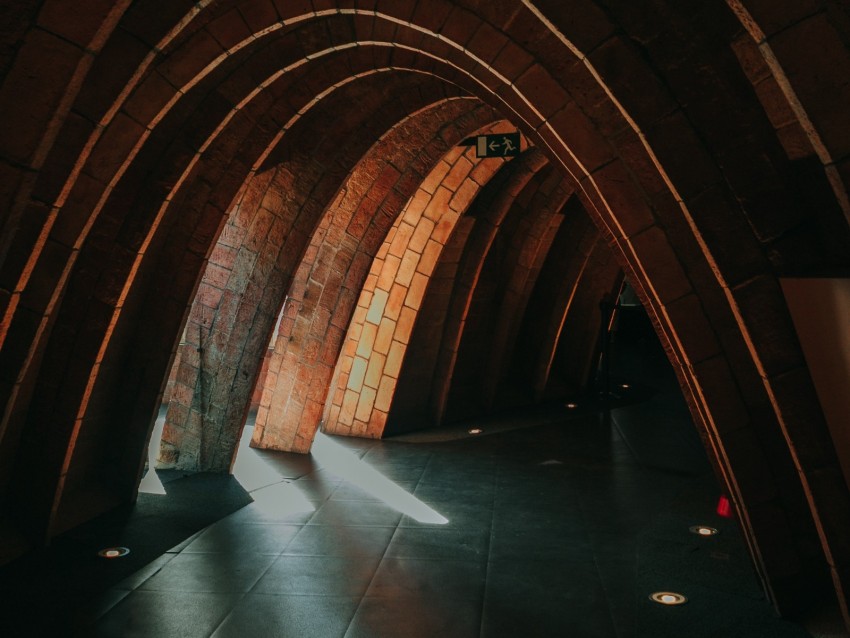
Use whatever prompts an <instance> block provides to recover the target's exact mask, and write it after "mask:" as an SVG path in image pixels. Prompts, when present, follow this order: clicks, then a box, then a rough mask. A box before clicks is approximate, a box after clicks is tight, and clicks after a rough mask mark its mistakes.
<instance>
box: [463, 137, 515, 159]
mask: <svg viewBox="0 0 850 638" xmlns="http://www.w3.org/2000/svg"><path fill="white" fill-rule="evenodd" d="M519 137H520V136H519V133H493V134H490V135H476V136H475V137H468V138H466V139H465V140H463V142H461V143H460V145H461V146H474V147H475V157H516V156H517V155H519V151H520V148H519Z"/></svg>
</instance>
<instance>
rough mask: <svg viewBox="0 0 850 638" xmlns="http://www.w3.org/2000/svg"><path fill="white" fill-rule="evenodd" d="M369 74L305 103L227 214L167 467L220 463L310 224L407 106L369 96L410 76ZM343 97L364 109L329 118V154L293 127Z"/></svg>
mask: <svg viewBox="0 0 850 638" xmlns="http://www.w3.org/2000/svg"><path fill="white" fill-rule="evenodd" d="M379 75H380V76H378V75H376V76H372V77H371V78H369V77H367V78H364V79H363V80H361V81H360V82H359V83H356V85H355V83H352V84H350V85H346V86H345V87H343V88H341V89H339V90H338V91H336V92H334V93H333V94H331V95H329V96H328V97H326V98H325V100H323V102H320V103H319V104H318V105H315V106H314V107H313V109H312V110H313V111H314V112H311V113H308V114H307V115H302V118H303V119H304V120H305V121H304V122H300V121H299V122H298V123H297V125H296V126H295V128H293V129H292V130H291V131H290V139H291V140H294V141H292V142H290V146H289V150H287V151H286V152H285V155H286V156H287V158H288V159H287V161H286V162H285V163H284V164H281V165H279V166H278V167H277V168H276V169H275V170H274V171H273V173H274V174H273V176H269V178H268V179H257V180H255V182H256V183H255V185H252V187H251V188H250V189H249V190H248V191H246V192H245V194H244V195H243V197H242V200H241V202H240V203H239V204H238V205H237V206H236V207H235V208H234V213H233V215H232V216H231V220H230V222H228V225H227V226H226V227H225V232H224V234H223V236H222V238H221V240H220V241H219V244H218V246H217V248H216V249H215V250H214V252H213V255H212V256H211V259H212V261H211V265H210V266H209V267H208V268H207V271H206V274H205V275H204V278H203V280H202V282H201V289H200V291H201V293H202V294H203V295H204V297H203V298H199V299H197V300H196V302H195V304H194V305H193V316H192V323H191V324H190V327H189V328H187V331H188V334H189V335H190V337H192V342H193V343H192V345H191V346H189V347H188V348H185V347H184V349H183V350H182V352H184V353H185V354H186V355H187V357H186V359H185V360H183V359H182V357H181V360H180V361H179V362H178V363H177V365H178V379H177V382H176V384H175V389H176V392H175V393H173V395H172V397H171V401H170V404H169V410H168V415H167V417H166V427H165V432H164V436H163V444H164V449H165V455H164V457H165V459H167V460H168V461H171V462H172V463H176V464H177V466H179V467H183V468H190V469H195V468H216V469H222V468H223V469H226V468H227V467H229V466H230V464H231V462H232V458H233V455H234V453H235V445H236V442H237V440H238V436H239V432H240V431H241V428H242V425H243V424H244V418H245V415H246V413H247V409H248V398H249V395H250V391H251V388H252V387H253V384H254V379H255V378H256V375H257V370H258V366H259V362H260V360H261V358H262V354H263V353H264V352H265V348H264V343H267V340H268V338H269V334H270V333H271V330H272V325H273V323H272V322H273V320H274V318H275V316H276V314H277V309H278V308H279V306H280V304H281V302H282V301H283V296H284V295H283V293H284V291H285V290H286V289H287V288H288V287H289V285H290V280H291V278H292V276H293V274H294V273H295V271H296V269H297V267H298V261H299V260H300V259H301V255H302V254H303V252H304V250H305V249H306V246H307V242H308V241H309V237H310V235H311V234H312V233H313V227H314V225H315V224H316V223H317V220H318V219H319V218H320V217H321V214H322V211H323V210H324V209H325V206H326V205H327V202H329V201H330V200H331V199H332V197H333V193H334V192H335V191H336V189H337V188H338V186H339V184H340V183H341V182H342V180H343V179H344V178H345V174H346V173H347V172H348V171H349V170H350V167H351V166H353V163H354V162H356V161H357V160H358V159H359V158H360V157H361V156H362V154H363V153H364V152H365V151H366V145H365V144H368V140H369V139H370V136H371V135H374V136H375V137H377V136H379V135H381V134H382V133H383V131H384V130H385V129H386V128H387V127H389V126H391V125H392V124H393V123H395V122H396V121H397V120H398V119H400V118H402V117H403V116H404V114H406V113H407V112H408V109H409V108H411V107H412V106H413V105H414V102H413V101H412V100H410V99H408V100H406V101H405V102H404V103H399V102H398V101H397V100H391V101H390V104H389V105H387V104H382V101H384V102H386V98H385V97H379V96H382V95H394V94H401V93H404V92H410V91H411V89H412V88H413V87H412V85H411V82H410V78H408V79H407V81H399V80H395V81H394V80H388V79H387V78H385V77H384V76H383V74H379ZM361 85H362V86H361ZM378 87H381V90H378ZM355 89H356V91H355ZM421 99H422V100H426V99H427V98H425V97H424V96H423V97H422V98H421ZM352 101H357V102H359V103H361V104H363V105H364V107H365V106H366V105H367V104H369V103H370V101H371V102H372V105H371V106H370V107H369V108H364V109H362V110H358V111H357V112H356V113H355V114H354V116H355V117H354V118H351V117H349V118H346V119H338V120H337V124H338V126H339V130H338V132H337V130H335V129H334V128H332V127H331V128H328V127H326V128H327V130H326V135H327V136H328V138H329V139H330V140H332V147H333V152H332V153H330V154H329V153H328V143H327V142H322V140H321V138H314V139H313V140H312V142H311V141H309V140H306V139H304V136H303V135H301V134H300V133H298V130H297V129H298V128H299V127H302V128H303V129H304V130H305V131H310V130H315V127H316V126H317V125H318V122H320V121H321V119H322V118H327V117H328V114H329V113H335V112H338V111H340V110H342V109H344V108H345V105H346V104H349V103H351V102H352ZM325 102H326V103H325ZM364 133H365V134H364ZM286 141H288V140H287V138H286V137H285V138H284V142H286ZM364 143H365V144H364ZM311 144H312V145H311ZM323 156H325V157H329V158H331V161H330V163H326V162H316V161H315V158H316V157H323ZM260 175H262V173H261V174H260ZM388 206H390V207H392V206H391V205H390V204H389V203H388ZM361 221H362V220H361ZM358 224H359V226H358V227H356V228H355V227H354V226H352V227H350V228H349V229H348V232H349V233H350V234H351V235H352V236H354V237H356V238H357V239H363V235H364V234H366V235H368V236H367V237H366V240H367V241H373V242H374V241H375V239H374V237H376V232H375V229H374V228H371V227H368V224H367V225H363V224H361V222H358ZM272 229H273V230H274V232H270V230H272ZM337 230H338V229H337ZM335 232H336V231H335ZM246 256H247V257H246ZM198 331H200V335H202V336H201V338H202V339H203V341H204V343H205V344H206V345H205V348H204V353H203V354H201V355H200V356H199V355H198V354H197V350H196V351H195V352H192V350H193V347H194V348H197V347H198V346H199V345H201V344H199V343H198V342H197V339H196V338H195V335H197V334H199V333H198ZM199 364H200V365H199ZM201 369H203V370H204V376H203V377H201V376H200V374H199V373H200V370H201ZM202 442H203V443H204V445H203V446H202V445H201V443H202ZM181 457H182V458H181Z"/></svg>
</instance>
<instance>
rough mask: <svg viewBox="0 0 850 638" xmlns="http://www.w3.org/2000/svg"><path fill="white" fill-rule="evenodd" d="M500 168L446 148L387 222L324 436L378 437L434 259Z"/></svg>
mask: <svg viewBox="0 0 850 638" xmlns="http://www.w3.org/2000/svg"><path fill="white" fill-rule="evenodd" d="M490 130H494V131H498V130H502V129H500V128H494V129H490ZM500 163H501V162H499V161H493V160H490V161H486V160H480V159H478V158H476V157H475V149H474V148H472V147H470V148H469V149H467V150H464V149H462V148H455V149H452V150H451V151H449V152H448V153H446V155H444V156H443V158H442V160H441V161H440V162H439V163H438V164H437V165H436V166H435V167H434V169H433V170H432V171H431V172H430V173H429V175H428V177H427V178H426V179H425V180H424V181H423V182H422V185H421V186H420V187H419V188H418V189H417V191H416V192H415V193H414V194H413V196H412V197H411V198H410V201H409V202H408V203H407V205H406V206H405V208H404V210H403V211H402V212H401V214H400V215H399V217H398V219H397V220H396V221H395V223H394V224H393V227H392V229H391V230H390V232H389V233H388V234H387V238H386V240H385V241H384V243H383V245H382V246H381V248H380V250H378V253H377V255H376V256H375V259H374V261H373V262H372V264H371V268H370V271H369V276H368V278H367V279H366V282H365V285H364V286H363V290H362V292H361V293H360V297H359V299H358V301H357V308H356V310H355V311H354V315H353V317H352V319H351V323H350V325H349V326H348V331H347V334H346V337H345V341H344V344H343V346H342V352H341V354H340V356H339V360H338V361H337V364H336V369H335V370H334V375H333V376H334V382H333V383H332V385H331V387H332V397H331V401H330V402H329V403H328V404H327V405H326V408H325V418H324V429H325V431H327V432H330V433H333V434H342V435H345V436H365V437H369V438H380V436H381V435H382V434H383V431H384V426H385V425H386V420H387V416H388V415H389V412H390V406H391V404H392V399H393V394H394V392H395V387H396V383H397V380H398V376H399V372H400V370H401V365H402V362H403V361H404V356H405V351H406V347H407V343H408V342H409V340H410V335H411V333H412V331H413V326H414V324H415V322H416V317H417V312H418V311H419V308H420V305H421V303H422V299H423V297H424V295H425V290H426V288H427V286H428V282H429V279H430V277H431V274H432V272H433V270H434V267H435V265H436V263H437V260H438V259H439V256H440V253H441V252H442V250H443V249H444V247H445V245H446V243H447V241H448V239H449V237H450V236H451V233H452V232H453V230H454V229H455V226H456V224H457V222H458V219H459V218H460V217H461V215H463V213H464V212H465V211H466V209H467V207H468V206H469V204H470V203H471V202H472V200H473V198H474V197H475V195H476V193H477V192H478V191H479V189H480V188H481V187H482V186H483V185H484V184H486V182H487V181H488V180H489V179H490V178H491V177H492V176H493V174H494V173H495V172H496V171H497V169H498V167H499V164H500Z"/></svg>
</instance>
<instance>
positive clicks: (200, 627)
mask: <svg viewBox="0 0 850 638" xmlns="http://www.w3.org/2000/svg"><path fill="white" fill-rule="evenodd" d="M240 596H241V595H238V594H221V593H218V594H215V593H196V592H184V591H180V592H161V591H141V590H136V591H134V592H131V593H130V594H129V595H128V596H127V597H126V598H124V600H122V601H121V602H120V603H118V604H117V605H116V606H115V607H113V608H112V610H110V611H109V612H108V613H107V614H106V615H105V616H103V618H101V620H100V622H99V623H98V624H97V627H96V628H95V629H94V630H93V635H95V636H97V638H148V637H151V638H152V637H156V638H206V637H207V636H209V635H210V634H211V633H212V631H213V630H214V629H215V628H216V626H218V624H219V622H221V620H222V619H223V618H224V617H225V616H226V615H227V614H228V612H229V611H230V609H231V608H232V607H233V605H234V604H235V603H236V601H238V600H239V598H240Z"/></svg>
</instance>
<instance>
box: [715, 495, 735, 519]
mask: <svg viewBox="0 0 850 638" xmlns="http://www.w3.org/2000/svg"><path fill="white" fill-rule="evenodd" d="M717 514H718V516H722V517H723V518H732V504H731V503H730V502H729V498H728V497H726V496H723V495H721V497H720V498H719V499H718V501H717Z"/></svg>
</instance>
